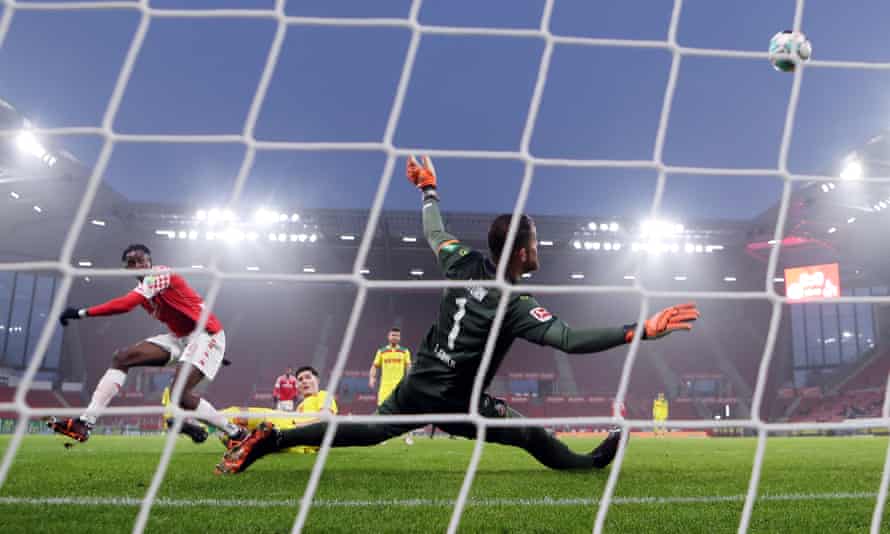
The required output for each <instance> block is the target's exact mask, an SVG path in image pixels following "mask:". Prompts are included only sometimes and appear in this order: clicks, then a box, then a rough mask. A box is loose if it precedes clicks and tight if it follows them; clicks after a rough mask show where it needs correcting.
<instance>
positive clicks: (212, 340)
mask: <svg viewBox="0 0 890 534" xmlns="http://www.w3.org/2000/svg"><path fill="white" fill-rule="evenodd" d="M225 342H226V341H225V333H223V332H217V333H216V334H213V335H211V334H208V333H206V332H200V333H197V334H194V335H193V336H192V338H191V340H190V341H189V344H188V345H187V346H186V348H185V350H184V351H183V352H182V357H181V358H180V359H179V364H178V365H177V369H176V376H175V377H174V379H173V384H176V382H177V380H179V378H180V376H183V377H184V378H183V379H184V380H185V385H184V386H183V389H182V395H180V397H179V407H180V408H182V409H183V410H194V411H195V417H196V418H197V419H198V420H200V421H203V422H205V423H207V424H210V425H213V426H215V427H216V428H219V429H220V430H222V431H223V432H224V433H225V434H226V435H227V436H228V437H229V439H231V440H238V441H240V440H243V439H244V438H246V437H247V431H246V430H245V429H244V428H242V427H240V426H238V425H236V424H234V423H232V422H230V421H229V420H228V418H226V416H224V415H223V414H221V413H219V412H218V411H217V410H216V408H215V407H214V406H213V405H212V404H210V402H208V401H207V399H204V398H202V397H201V396H200V395H197V394H196V393H195V392H194V390H195V387H196V386H197V385H198V384H200V383H201V381H203V380H205V379H207V380H213V379H214V378H216V373H217V372H218V371H219V368H220V367H221V366H222V362H223V354H224V352H225ZM173 387H174V386H173V385H171V391H172V388H173Z"/></svg>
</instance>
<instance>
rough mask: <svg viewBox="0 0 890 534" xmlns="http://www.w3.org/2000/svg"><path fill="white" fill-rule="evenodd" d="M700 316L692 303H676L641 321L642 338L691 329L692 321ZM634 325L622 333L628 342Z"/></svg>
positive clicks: (632, 333) (632, 335)
mask: <svg viewBox="0 0 890 534" xmlns="http://www.w3.org/2000/svg"><path fill="white" fill-rule="evenodd" d="M699 317H701V313H699V311H698V308H696V307H695V304H693V303H687V304H678V305H676V306H671V307H670V308H665V309H663V310H661V311H660V312H658V313H656V314H655V315H653V316H652V317H650V318H649V319H646V322H645V323H643V339H657V338H660V337H664V336H666V335H668V334H670V333H671V332H673V331H674V330H692V321H695V320H696V319H698V318H699ZM635 331H636V325H632V326H631V327H630V328H628V329H627V331H626V332H625V334H624V339H625V341H627V342H628V343H630V342H631V341H633V338H634V332H635Z"/></svg>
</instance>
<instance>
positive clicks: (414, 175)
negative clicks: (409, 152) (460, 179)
mask: <svg viewBox="0 0 890 534" xmlns="http://www.w3.org/2000/svg"><path fill="white" fill-rule="evenodd" d="M421 161H422V162H423V163H422V164H420V163H417V160H416V159H415V158H414V156H410V157H409V158H408V168H407V170H406V174H407V175H408V181H409V182H411V183H412V184H414V187H416V188H417V189H420V190H421V191H425V190H426V189H428V188H432V189H435V188H436V168H435V167H433V160H431V159H430V157H429V156H423V157H422V158H421Z"/></svg>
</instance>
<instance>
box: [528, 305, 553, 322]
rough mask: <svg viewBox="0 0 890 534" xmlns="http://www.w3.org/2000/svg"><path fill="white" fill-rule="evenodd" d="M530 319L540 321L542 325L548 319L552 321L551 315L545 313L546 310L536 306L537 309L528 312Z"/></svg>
mask: <svg viewBox="0 0 890 534" xmlns="http://www.w3.org/2000/svg"><path fill="white" fill-rule="evenodd" d="M528 313H529V314H531V316H532V317H534V318H535V319H537V320H539V321H541V322H542V323H546V322H547V321H549V320H550V319H553V314H552V313H550V312H549V311H547V308H544V307H541V306H538V307H537V308H532V309H531V311H529V312H528Z"/></svg>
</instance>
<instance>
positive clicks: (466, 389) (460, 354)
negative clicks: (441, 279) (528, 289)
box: [409, 200, 633, 405]
mask: <svg viewBox="0 0 890 534" xmlns="http://www.w3.org/2000/svg"><path fill="white" fill-rule="evenodd" d="M423 220H424V233H425V235H426V237H427V240H428V241H429V243H430V246H431V247H432V248H433V250H435V251H437V256H438V262H439V266H440V268H441V269H442V272H443V274H444V275H445V277H446V278H447V279H449V280H466V281H467V286H466V287H462V288H448V289H445V290H444V292H443V295H442V299H441V301H440V302H439V313H438V317H437V319H436V322H435V323H434V324H433V325H432V326H431V327H430V329H429V331H428V332H427V334H426V336H425V337H424V339H423V341H422V342H421V345H420V348H419V350H418V351H417V357H416V359H415V364H414V365H413V366H412V368H411V371H410V375H409V376H410V377H411V381H412V385H414V386H415V387H418V388H420V389H421V390H422V391H424V393H427V394H429V395H432V396H436V397H439V398H441V399H445V400H448V401H449V402H455V403H458V404H461V405H465V404H467V403H468V402H469V397H470V393H471V391H472V389H473V381H474V380H475V377H476V372H477V371H478V370H479V366H480V364H481V362H482V355H483V353H484V351H485V345H486V343H487V340H488V335H489V333H490V332H491V328H492V323H493V322H494V317H495V313H496V311H497V307H498V301H499V298H500V295H501V291H500V290H498V289H495V288H485V287H480V286H478V285H474V284H473V281H474V280H493V279H494V278H495V270H496V266H495V265H494V263H493V262H492V261H491V260H489V259H487V258H485V257H484V256H483V255H482V254H481V253H480V252H479V251H477V250H473V249H472V248H470V247H469V246H467V245H465V244H463V243H461V242H459V241H458V240H457V239H456V238H455V237H454V236H452V235H450V234H448V233H447V232H445V230H444V226H443V224H442V221H441V216H440V215H439V209H438V201H436V200H428V201H426V202H425V204H424V210H423ZM628 328H633V325H628V326H625V327H618V328H602V329H588V330H573V329H571V328H570V327H569V326H568V325H566V323H565V322H563V321H562V320H560V319H559V318H557V317H556V316H554V315H553V314H552V313H551V312H550V311H548V310H547V309H546V308H544V307H543V306H541V305H540V304H539V303H538V302H537V301H536V300H535V299H534V297H532V296H531V295H528V294H524V293H511V296H510V300H509V303H508V305H507V310H506V315H505V316H504V321H503V323H502V325H501V329H500V333H499V335H498V338H497V342H496V344H495V347H494V352H493V354H492V359H491V363H490V365H489V367H488V371H487V372H486V375H485V379H484V383H483V386H484V388H487V387H488V386H489V384H490V383H491V380H492V378H493V377H494V376H495V374H496V373H497V370H498V368H499V367H500V365H501V362H502V361H503V359H504V357H505V356H506V354H507V351H508V350H509V349H510V346H511V345H512V344H513V342H514V341H515V340H516V338H522V339H525V340H527V341H530V342H532V343H535V344H538V345H548V346H552V347H555V348H558V349H560V350H563V351H565V352H573V353H574V352H596V351H600V350H605V349H608V348H611V347H614V346H617V345H622V344H624V343H625V332H626V329H628Z"/></svg>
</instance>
